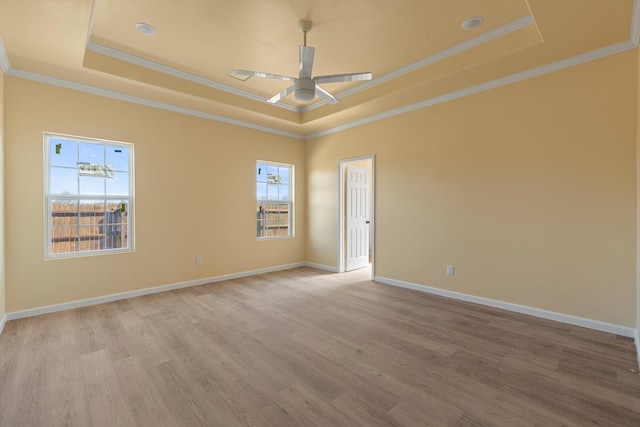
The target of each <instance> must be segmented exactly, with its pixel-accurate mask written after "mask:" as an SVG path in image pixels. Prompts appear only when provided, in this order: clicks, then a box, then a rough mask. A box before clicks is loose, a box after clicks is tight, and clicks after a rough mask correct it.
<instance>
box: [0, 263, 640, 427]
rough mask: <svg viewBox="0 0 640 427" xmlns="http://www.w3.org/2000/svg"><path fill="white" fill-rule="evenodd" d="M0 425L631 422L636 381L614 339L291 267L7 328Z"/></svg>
mask: <svg viewBox="0 0 640 427" xmlns="http://www.w3.org/2000/svg"><path fill="white" fill-rule="evenodd" d="M88 285H89V284H88ZM0 425H1V426H6V427H18V426H20V427H21V426H59V425H75V426H83V427H86V426H120V425H121V426H135V425H140V426H201V425H206V426H224V427H228V426H236V425H251V426H259V425H266V426H314V425H318V426H359V425H361V426H378V425H395V426H413V425H433V426H447V425H452V426H509V427H516V426H534V425H535V426H581V427H582V426H590V425H599V426H639V425H640V376H638V374H637V366H636V359H635V349H634V344H633V341H631V340H629V339H626V338H621V337H617V336H615V335H611V334H606V333H602V332H597V331H592V330H588V329H583V328H579V327H574V326H568V325H565V324H561V323H555V322H551V321H546V320H540V319H536V318H533V317H529V316H524V315H520V314H515V313H510V312H506V311H501V310H497V309H491V308H487V307H483V306H478V305H474V304H470V303H464V302H459V301H453V300H448V299H445V298H441V297H437V296H432V295H428V294H424V293H420V292H416V291H412V290H407V289H400V288H394V287H391V286H387V285H382V284H378V283H375V282H371V281H370V280H368V272H367V271H366V270H362V271H356V272H352V273H348V274H342V275H338V274H328V273H324V272H321V271H318V270H314V269H311V268H299V269H295V270H288V271H282V272H278V273H270V274H264V275H259V276H254V277H249V278H243V279H237V280H230V281H227V282H220V283H215V284H211V285H204V286H198V287H193V288H187V289H182V290H177V291H171V292H165V293H161V294H155V295H149V296H144V297H139V298H133V299H129V300H123V301H118V302H113V303H108V304H103V305H99V306H93V307H87V308H82V309H76V310H70V311H65V312H60V313H54V314H49V315H43V316H38V317H33V318H27V319H22V320H15V321H10V322H8V323H7V325H6V327H5V330H4V332H3V333H2V335H0Z"/></svg>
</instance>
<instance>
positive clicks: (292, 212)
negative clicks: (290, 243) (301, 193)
mask: <svg viewBox="0 0 640 427" xmlns="http://www.w3.org/2000/svg"><path fill="white" fill-rule="evenodd" d="M258 164H266V165H272V166H278V167H287V168H289V169H290V170H291V172H290V174H289V196H290V197H289V199H290V200H287V201H284V200H258V194H257V187H256V184H257V181H256V180H255V170H256V169H255V166H257V165H258ZM255 166H254V168H253V171H254V180H253V189H254V197H253V198H254V200H255V201H256V205H257V204H259V202H274V203H283V202H286V203H288V204H289V234H288V235H286V236H264V237H257V236H256V238H257V240H258V241H262V240H278V239H292V238H294V237H295V193H296V192H295V176H296V170H295V165H292V164H289V163H282V162H272V161H270V160H256V163H255ZM254 224H255V223H254Z"/></svg>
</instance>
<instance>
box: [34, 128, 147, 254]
mask: <svg viewBox="0 0 640 427" xmlns="http://www.w3.org/2000/svg"><path fill="white" fill-rule="evenodd" d="M51 138H63V139H64V138H66V139H70V140H73V141H76V142H78V143H83V142H84V143H90V144H100V145H111V146H122V147H126V148H127V149H128V150H129V172H128V173H129V197H123V196H107V195H104V196H100V197H98V196H80V195H75V196H74V195H54V196H52V195H51V194H49V188H50V187H49V184H50V174H51V164H50V159H51V144H50V143H49V140H50V139H51ZM43 143H44V150H43V152H44V163H43V164H44V168H43V175H44V191H43V193H44V225H45V230H44V258H45V260H55V259H65V258H84V257H89V256H104V255H111V254H121V253H128V252H135V231H134V230H135V225H134V224H135V219H134V218H135V194H134V189H135V174H134V145H133V144H132V143H128V142H121V141H112V140H108V139H99V138H88V137H83V136H76V135H69V134H62V133H53V132H45V133H44V137H43ZM52 199H56V200H78V201H79V202H80V201H82V200H96V199H103V200H105V201H108V200H123V199H128V200H129V205H128V211H127V243H128V246H129V247H128V248H119V249H101V250H94V251H76V252H67V253H58V254H54V253H52V252H51V239H52V228H53V227H52V220H51V218H52V217H51V200H52Z"/></svg>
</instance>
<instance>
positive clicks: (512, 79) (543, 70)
mask: <svg viewBox="0 0 640 427" xmlns="http://www.w3.org/2000/svg"><path fill="white" fill-rule="evenodd" d="M635 47H636V46H635V45H634V44H633V42H632V41H630V40H627V41H624V42H620V43H616V44H614V45H611V46H606V47H603V48H600V49H596V50H592V51H591V52H586V53H583V54H581V55H577V56H573V57H571V58H567V59H563V60H561V61H557V62H552V63H550V64H547V65H542V66H540V67H536V68H532V69H530V70H527V71H523V72H521V73H516V74H512V75H510V76H505V77H501V78H499V79H496V80H492V81H489V82H486V83H481V84H479V85H476V86H471V87H468V88H465V89H461V90H457V91H454V92H450V93H447V94H444V95H440V96H436V97H435V98H430V99H427V100H424V101H421V102H418V103H415V104H411V105H406V106H404V107H400V108H396V109H394V110H389V111H386V112H384V113H380V114H376V115H373V116H369V117H366V118H364V119H360V120H355V121H353V122H350V123H346V124H344V125H341V126H337V127H334V128H331V129H326V130H322V131H319V132H315V133H312V134H309V135H307V136H306V137H305V139H306V140H310V139H314V138H318V137H321V136H325V135H330V134H332V133H336V132H342V131H344V130H347V129H351V128H354V127H358V126H362V125H365V124H368V123H373V122H377V121H379V120H384V119H388V118H390V117H395V116H398V115H400V114H404V113H408V112H411V111H415V110H419V109H422V108H426V107H431V106H433V105H437V104H442V103H443V102H448V101H452V100H454V99H458V98H462V97H465V96H469V95H473V94H476V93H480V92H484V91H487V90H490V89H495V88H498V87H501V86H506V85H509V84H512V83H516V82H520V81H522V80H527V79H530V78H533V77H538V76H542V75H544V74H549V73H552V72H554V71H559V70H563V69H565V68H569V67H573V66H576V65H580V64H584V63H585V62H590V61H595V60H597V59H600V58H604V57H607V56H610V55H615V54H617V53H621V52H624V51H626V50H630V49H634V48H635Z"/></svg>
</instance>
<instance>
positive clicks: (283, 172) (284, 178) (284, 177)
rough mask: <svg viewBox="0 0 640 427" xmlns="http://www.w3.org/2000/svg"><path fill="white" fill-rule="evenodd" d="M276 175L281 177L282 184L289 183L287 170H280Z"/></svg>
mask: <svg viewBox="0 0 640 427" xmlns="http://www.w3.org/2000/svg"><path fill="white" fill-rule="evenodd" d="M278 173H279V174H280V176H281V177H282V183H283V184H288V183H289V168H280V169H279V171H278Z"/></svg>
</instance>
